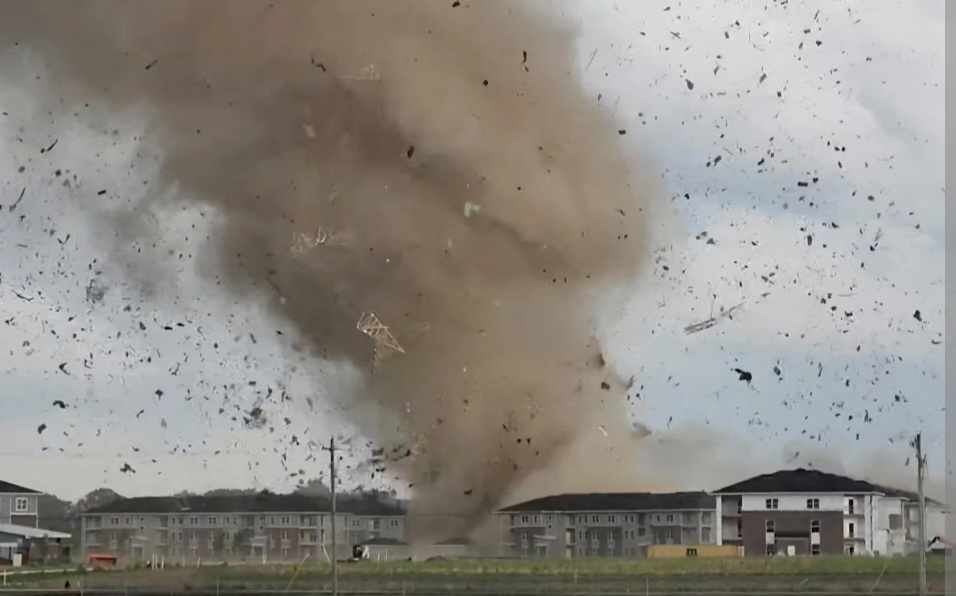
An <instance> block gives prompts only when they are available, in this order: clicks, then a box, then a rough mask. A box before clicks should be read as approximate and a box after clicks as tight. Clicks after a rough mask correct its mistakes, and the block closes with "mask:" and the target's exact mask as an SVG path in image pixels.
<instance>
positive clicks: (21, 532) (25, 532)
mask: <svg viewBox="0 0 956 596" xmlns="http://www.w3.org/2000/svg"><path fill="white" fill-rule="evenodd" d="M0 534H8V535H10V536H19V537H20V538H26V539H37V538H60V539H63V540H66V539H68V538H70V535H69V534H67V533H65V532H54V531H53V530H44V529H43V528H31V527H29V526H18V525H16V524H0Z"/></svg>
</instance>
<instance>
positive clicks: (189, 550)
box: [80, 512, 405, 563]
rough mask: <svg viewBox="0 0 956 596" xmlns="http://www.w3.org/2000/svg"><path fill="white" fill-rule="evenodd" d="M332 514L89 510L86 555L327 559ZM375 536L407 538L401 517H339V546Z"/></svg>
mask: <svg viewBox="0 0 956 596" xmlns="http://www.w3.org/2000/svg"><path fill="white" fill-rule="evenodd" d="M331 525H332V520H331V515H330V514H328V513H322V512H315V513H311V512H310V513H296V514H292V513H274V514H273V513H264V514H260V513H256V514H249V513H241V512H236V513H215V514H185V515H183V514H175V515H172V514H115V515H109V514H107V515H84V516H83V517H82V519H81V534H80V536H81V554H82V556H83V557H84V558H86V557H88V556H89V555H90V554H113V555H116V556H117V557H118V558H120V559H123V560H150V559H151V558H152V557H153V556H156V557H159V558H164V559H167V560H169V561H172V562H180V563H182V562H189V561H196V560H216V561H218V560H222V561H230V560H261V559H263V558H265V559H266V560H267V561H268V560H277V561H291V560H301V559H302V558H304V557H305V556H306V555H308V556H309V558H310V559H312V560H314V559H319V560H324V559H326V557H327V556H331V554H332V553H331V550H332V549H331V546H332V533H331ZM371 538H393V539H395V540H404V538H405V520H404V518H403V517H401V516H354V515H351V514H339V515H337V516H336V542H337V545H336V547H337V548H336V550H337V552H338V556H339V557H348V556H350V555H351V549H352V545H353V544H355V543H358V542H363V541H366V540H369V539H371Z"/></svg>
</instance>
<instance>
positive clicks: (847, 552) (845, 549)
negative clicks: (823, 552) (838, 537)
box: [843, 544, 856, 555]
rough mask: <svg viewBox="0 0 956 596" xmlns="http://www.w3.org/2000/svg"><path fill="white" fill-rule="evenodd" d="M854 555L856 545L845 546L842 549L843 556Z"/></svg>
mask: <svg viewBox="0 0 956 596" xmlns="http://www.w3.org/2000/svg"><path fill="white" fill-rule="evenodd" d="M855 553H856V545H854V544H847V545H846V546H844V547H843V554H845V555H853V554H855Z"/></svg>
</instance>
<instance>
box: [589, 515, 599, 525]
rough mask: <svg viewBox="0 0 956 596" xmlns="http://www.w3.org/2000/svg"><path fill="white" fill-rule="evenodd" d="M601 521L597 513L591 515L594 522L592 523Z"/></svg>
mask: <svg viewBox="0 0 956 596" xmlns="http://www.w3.org/2000/svg"><path fill="white" fill-rule="evenodd" d="M599 521H600V518H599V516H597V515H592V516H591V523H592V524H596V523H598V522H599Z"/></svg>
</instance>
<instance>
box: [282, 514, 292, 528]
mask: <svg viewBox="0 0 956 596" xmlns="http://www.w3.org/2000/svg"><path fill="white" fill-rule="evenodd" d="M279 523H281V524H282V525H283V526H288V525H290V524H292V518H291V517H289V516H288V515H283V516H282V519H280V520H279Z"/></svg>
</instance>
